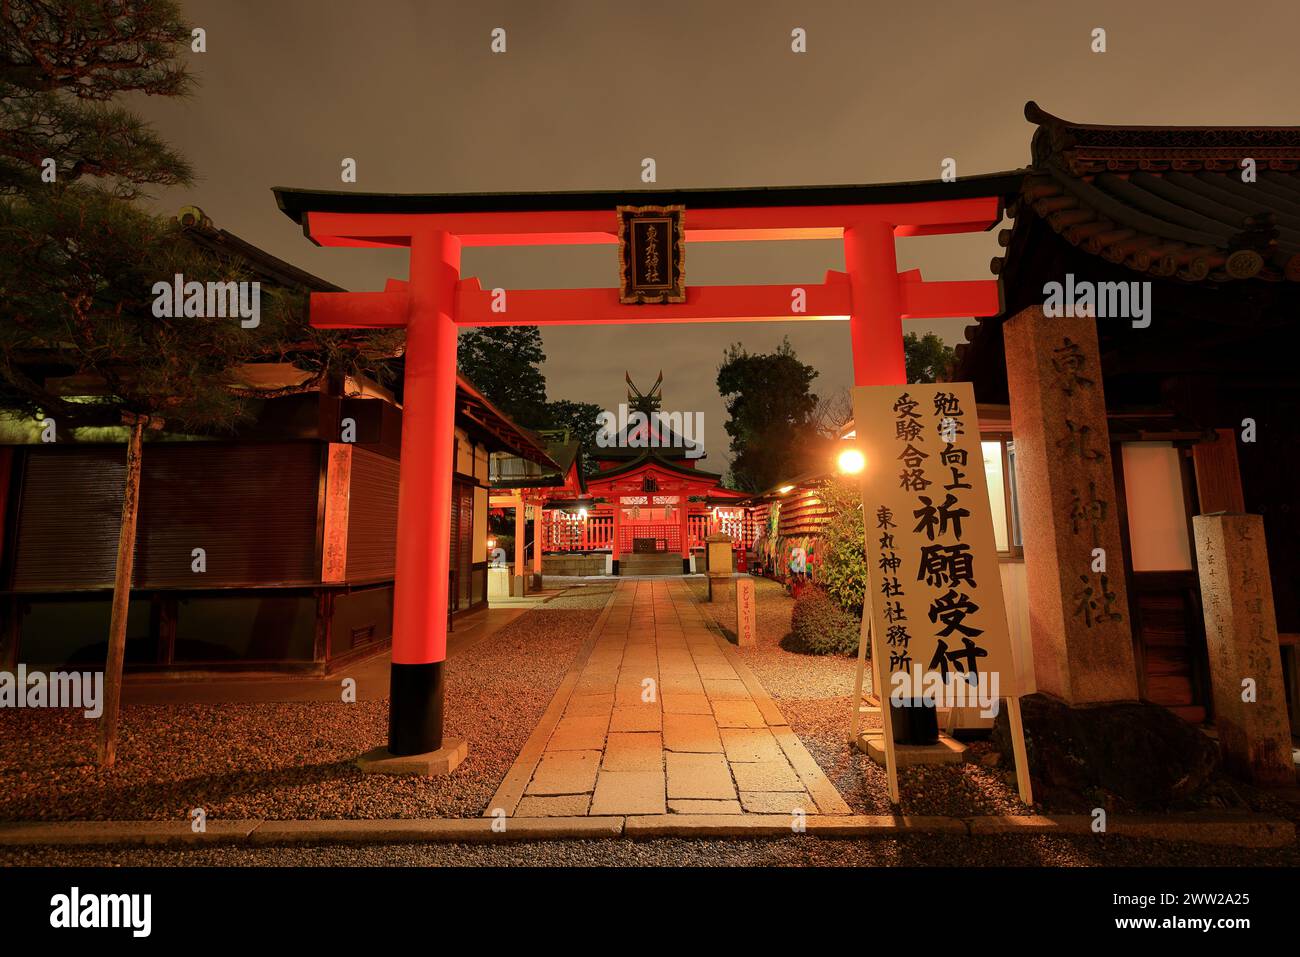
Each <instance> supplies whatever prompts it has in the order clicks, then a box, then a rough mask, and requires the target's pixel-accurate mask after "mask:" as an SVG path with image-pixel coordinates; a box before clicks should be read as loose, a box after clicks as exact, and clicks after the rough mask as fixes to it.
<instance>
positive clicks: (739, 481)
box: [718, 339, 817, 492]
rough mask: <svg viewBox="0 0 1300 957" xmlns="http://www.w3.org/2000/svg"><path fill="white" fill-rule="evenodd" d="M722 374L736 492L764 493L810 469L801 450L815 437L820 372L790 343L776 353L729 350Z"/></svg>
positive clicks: (720, 387)
mask: <svg viewBox="0 0 1300 957" xmlns="http://www.w3.org/2000/svg"><path fill="white" fill-rule="evenodd" d="M723 355H724V361H723V363H722V365H721V366H720V367H719V368H718V392H719V393H720V394H721V395H722V397H723V400H724V401H725V402H726V406H727V413H728V415H729V416H730V418H729V420H728V422H727V424H726V429H727V435H729V436H730V437H731V453H732V460H731V478H732V482H733V483H734V485H735V487H736V488H739V489H742V490H744V491H748V492H762V491H766V490H767V489H769V488H771V487H772V486H773V485H774V484H776V483H777V482H778V481H781V480H783V479H786V478H789V477H790V476H792V475H794V474H795V473H796V472H799V471H803V470H805V469H806V466H804V465H803V464H802V463H801V461H800V460H801V446H802V444H803V441H804V440H805V439H806V438H807V436H808V435H809V434H810V433H812V432H813V431H815V429H814V426H813V423H812V422H811V417H812V415H813V413H814V410H815V409H816V407H817V396H815V395H814V394H813V393H812V392H811V391H810V389H809V387H810V386H811V384H812V380H813V379H815V378H816V377H817V370H816V369H814V368H813V367H812V366H809V365H805V364H804V363H802V362H800V361H799V359H798V357H797V356H796V355H795V352H794V349H793V348H792V347H791V345H790V341H789V339H785V340H782V342H781V345H780V346H779V347H778V348H777V349H776V351H774V352H770V353H764V354H761V355H750V354H749V353H748V352H746V351H745V349H744V347H742V346H741V345H740V344H739V343H735V344H733V345H732V346H730V347H729V348H728V349H727V350H726V352H725V353H724V354H723Z"/></svg>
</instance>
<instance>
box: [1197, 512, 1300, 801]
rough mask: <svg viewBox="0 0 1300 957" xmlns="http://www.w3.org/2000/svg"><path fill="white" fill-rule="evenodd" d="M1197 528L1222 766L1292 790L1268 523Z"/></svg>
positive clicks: (1207, 518) (1207, 521) (1220, 516)
mask: <svg viewBox="0 0 1300 957" xmlns="http://www.w3.org/2000/svg"><path fill="white" fill-rule="evenodd" d="M1192 528H1193V530H1194V532H1195V535H1196V565H1197V572H1198V574H1199V575H1200V579H1201V606H1202V607H1203V608H1204V610H1205V644H1206V648H1207V650H1208V651H1209V659H1210V683H1211V685H1212V686H1213V691H1214V726H1215V728H1217V729H1218V732H1219V743H1220V745H1221V746H1222V748H1223V760H1224V764H1225V765H1227V767H1228V769H1229V770H1231V771H1233V772H1234V773H1236V774H1239V775H1241V776H1242V777H1245V778H1247V779H1249V780H1251V781H1254V782H1255V783H1257V784H1274V785H1283V784H1294V783H1295V765H1294V764H1293V763H1292V760H1291V730H1290V726H1289V725H1288V722H1287V710H1286V691H1285V690H1284V687H1283V683H1282V654H1281V649H1280V648H1279V647H1278V641H1277V619H1276V618H1275V617H1274V613H1273V584H1272V582H1271V581H1270V580H1269V571H1268V548H1267V546H1266V545H1265V543H1264V520H1263V518H1261V517H1260V516H1258V515H1242V514H1233V513H1229V512H1215V513H1213V514H1211V515H1197V516H1195V517H1193V519H1192Z"/></svg>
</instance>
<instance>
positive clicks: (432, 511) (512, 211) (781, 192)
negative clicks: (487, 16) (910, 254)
mask: <svg viewBox="0 0 1300 957" xmlns="http://www.w3.org/2000/svg"><path fill="white" fill-rule="evenodd" d="M1019 183H1020V175H1019V174H995V175H990V176H980V177H971V178H967V179H963V180H958V181H956V182H950V183H947V182H941V181H926V182H919V183H898V184H885V185H875V186H807V187H789V188H756V189H749V188H746V189H707V190H633V191H626V192H624V191H615V192H578V193H573V192H562V193H514V194H507V193H474V194H441V195H439V194H421V195H394V194H377V193H353V192H342V191H311V190H297V189H288V188H283V187H278V188H276V189H275V190H274V193H275V196H276V201H277V203H278V204H279V206H280V209H281V210H282V211H284V212H285V213H286V214H287V215H288V216H290V217H291V218H292V219H294V220H295V221H296V222H298V223H299V224H301V225H302V227H303V231H304V233H305V234H306V235H307V237H308V238H309V239H311V240H312V241H313V242H315V243H316V244H317V245H321V246H361V247H384V248H393V247H407V248H409V249H410V251H411V252H410V267H409V269H410V271H409V276H410V279H409V280H408V281H406V282H402V281H398V280H389V282H388V285H387V288H386V289H385V291H384V292H340V293H312V294H311V324H312V325H313V326H316V327H319V328H377V327H390V328H391V327H398V326H404V327H405V328H406V369H405V383H404V411H403V419H402V449H401V456H402V458H401V478H400V486H399V492H398V520H397V521H398V525H397V567H396V583H395V586H394V606H393V664H392V673H391V679H390V680H391V684H390V699H389V731H388V750H389V752H390V753H391V754H393V755H397V756H409V755H416V754H425V753H428V752H434V751H437V750H439V749H440V748H441V747H442V741H443V722H442V701H443V668H442V665H443V662H444V660H445V659H446V653H447V600H448V594H447V588H448V570H449V562H450V555H449V552H448V542H449V540H450V536H451V476H452V468H453V462H452V455H453V441H452V438H453V433H454V429H455V402H456V337H457V330H458V328H459V327H460V326H479V325H483V326H486V325H530V326H531V325H539V326H541V325H560V324H586V323H604V322H611V323H637V322H729V321H773V322H776V321H789V320H792V319H847V320H848V322H849V337H850V341H851V343H852V352H853V379H854V384H855V385H860V386H861V385H891V384H899V383H903V382H905V381H906V374H905V371H904V362H903V327H902V321H901V320H903V319H930V318H945V317H951V316H957V317H964V316H990V315H995V314H996V313H997V312H998V311H999V308H1000V302H999V285H998V281H997V280H995V279H979V280H972V281H961V282H923V281H922V280H921V277H920V274H919V271H915V270H914V271H912V272H909V273H904V274H899V272H898V265H897V261H896V259H895V253H894V237H895V236H926V235H937V234H941V233H957V232H973V231H978V230H988V229H991V228H993V226H995V225H996V224H997V223H998V222H1000V220H1001V219H1002V199H1003V197H1005V196H1009V195H1013V194H1014V193H1015V192H1016V191H1017V190H1018V188H1019ZM676 204H681V205H684V206H685V208H686V213H685V226H686V230H685V233H686V241H687V242H688V243H690V242H736V241H744V240H756V239H787V240H788V239H841V238H842V239H843V241H844V257H845V264H846V270H845V272H842V273H841V272H830V273H828V274H827V276H826V279H825V281H824V282H822V283H820V284H808V283H784V284H778V285H747V286H689V285H688V287H687V292H686V301H685V302H683V303H675V304H654V305H650V304H623V303H620V302H619V293H618V290H617V289H615V288H609V289H559V290H539V289H516V290H508V291H507V293H506V308H505V310H504V311H503V312H498V311H494V310H493V296H494V294H493V292H492V291H491V290H484V289H482V288H480V286H479V283H478V281H477V280H475V279H473V278H465V279H462V278H461V275H460V251H461V249H462V248H463V247H465V246H547V245H575V244H614V243H616V242H617V232H618V229H617V226H618V224H617V219H616V212H615V210H616V207H618V206H642V205H676ZM611 265H612V261H611ZM796 289H802V290H804V291H805V294H806V300H805V305H806V310H805V311H803V312H798V313H796V312H793V311H792V301H793V297H792V293H793V292H794V290H796Z"/></svg>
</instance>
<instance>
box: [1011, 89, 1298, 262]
mask: <svg viewBox="0 0 1300 957" xmlns="http://www.w3.org/2000/svg"><path fill="white" fill-rule="evenodd" d="M1025 118H1026V119H1028V120H1029V121H1030V122H1032V123H1035V124H1037V125H1038V129H1037V131H1036V132H1035V133H1034V137H1033V144H1032V147H1031V149H1032V154H1033V165H1032V167H1031V168H1030V170H1029V172H1028V174H1027V175H1026V176H1025V178H1024V180H1023V182H1022V185H1021V189H1020V198H1019V200H1018V201H1017V203H1015V204H1014V205H1013V208H1012V209H1011V210H1010V212H1012V213H1020V214H1023V213H1025V212H1030V213H1033V214H1034V215H1036V216H1038V217H1040V218H1041V219H1043V220H1044V221H1045V222H1046V223H1047V224H1048V225H1049V226H1051V228H1052V229H1053V230H1054V231H1055V232H1056V233H1058V234H1059V235H1060V236H1062V237H1063V238H1064V239H1065V240H1066V241H1067V242H1069V243H1071V244H1073V245H1075V246H1078V247H1080V248H1081V249H1083V250H1084V251H1086V252H1088V253H1091V254H1093V255H1096V256H1101V257H1103V258H1105V259H1107V260H1109V261H1110V262H1112V263H1118V264H1123V265H1125V266H1127V267H1128V268H1130V269H1132V270H1134V271H1136V272H1141V273H1149V274H1151V275H1153V276H1158V277H1177V278H1179V279H1183V280H1209V281H1212V282H1223V281H1229V280H1239V279H1262V280H1268V281H1281V280H1287V281H1291V282H1300V127H1295V126H1264V127H1237V126H1202V127H1182V126H1179V127H1174V126H1096V125H1087V124H1080V123H1070V122H1068V121H1066V120H1063V119H1060V118H1059V117H1056V116H1053V115H1052V114H1050V113H1048V112H1046V111H1045V110H1043V109H1041V108H1040V107H1039V106H1038V104H1036V103H1034V102H1033V101H1032V100H1031V101H1030V102H1029V103H1027V104H1025ZM1248 159H1249V160H1253V161H1254V164H1255V176H1256V178H1255V181H1254V182H1244V181H1243V180H1242V174H1243V166H1242V164H1243V162H1244V161H1245V160H1248ZM1000 266H1001V261H1000V260H995V265H994V271H995V272H998V271H999V269H1000Z"/></svg>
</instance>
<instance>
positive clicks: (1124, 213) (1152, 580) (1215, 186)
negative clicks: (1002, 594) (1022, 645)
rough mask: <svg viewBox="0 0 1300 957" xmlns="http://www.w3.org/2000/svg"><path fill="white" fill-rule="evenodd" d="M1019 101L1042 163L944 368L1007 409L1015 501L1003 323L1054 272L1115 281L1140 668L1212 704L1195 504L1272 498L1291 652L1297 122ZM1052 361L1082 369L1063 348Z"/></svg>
mask: <svg viewBox="0 0 1300 957" xmlns="http://www.w3.org/2000/svg"><path fill="white" fill-rule="evenodd" d="M1026 117H1027V118H1028V119H1029V120H1030V121H1031V122H1033V123H1034V124H1036V125H1037V130H1036V131H1035V133H1034V136H1033V144H1032V165H1031V166H1030V168H1029V169H1028V170H1027V171H1026V175H1025V176H1024V178H1023V181H1022V184H1021V187H1020V190H1019V192H1018V193H1017V194H1015V195H1011V196H1008V197H1007V201H1008V212H1009V214H1011V215H1013V216H1014V220H1015V222H1014V226H1013V227H1012V228H1011V229H1007V230H1003V232H1002V233H1001V235H1000V242H1001V243H1002V245H1004V246H1005V247H1006V253H1005V255H1004V256H1001V257H999V258H997V259H995V260H994V263H993V268H994V272H995V273H997V274H998V275H999V277H1000V279H1001V281H1002V287H1003V297H1004V308H1003V310H1002V312H1001V313H1000V314H999V315H997V316H994V317H990V318H987V319H984V320H981V321H979V322H978V324H976V325H974V326H971V327H970V328H968V330H967V339H968V342H967V343H965V344H964V345H962V346H959V347H958V362H957V365H956V368H955V369H954V370H953V371H952V374H951V376H950V378H951V379H952V380H954V381H970V382H973V383H974V385H975V391H976V396H977V398H978V399H979V401H980V403H981V421H982V424H987V423H986V419H985V415H984V410H985V409H988V408H998V407H1001V408H1003V409H1008V410H1009V413H1010V414H1009V415H1008V416H1007V417H1006V420H1005V422H1004V425H1005V427H1006V430H1007V431H1006V433H1005V435H1004V438H1005V441H1006V447H1007V449H1008V450H1009V455H1008V456H1007V468H1006V469H1005V471H1004V475H1005V479H1006V481H1007V482H1008V483H1009V484H1008V487H1009V489H1010V491H1009V492H1008V496H1007V501H1008V503H1009V504H1010V508H1011V510H1012V511H1013V512H1014V511H1015V509H1016V499H1015V495H1014V487H1013V486H1012V485H1011V484H1010V483H1012V482H1013V480H1014V476H1015V472H1016V469H1015V444H1016V442H1015V440H1016V438H1017V436H1016V435H1015V434H1014V433H1015V431H1016V429H1015V428H1014V427H1013V421H1012V420H1014V419H1015V418H1016V416H1015V413H1016V405H1015V403H1016V400H1015V397H1014V396H1013V395H1011V391H1013V390H1011V388H1010V387H1009V382H1008V365H1009V363H1010V359H1011V355H1010V353H1011V350H1012V348H1013V347H1012V346H1008V345H1006V344H1005V343H1004V338H1003V329H1004V325H1005V324H1006V323H1007V322H1008V321H1009V320H1011V319H1012V318H1013V317H1016V316H1017V315H1018V314H1021V313H1022V312H1023V311H1025V310H1027V309H1035V308H1041V307H1044V305H1045V303H1046V302H1048V301H1050V296H1051V295H1052V294H1054V293H1055V292H1056V290H1055V289H1054V288H1053V287H1051V286H1049V284H1052V283H1060V284H1062V285H1063V286H1064V285H1065V284H1067V283H1068V284H1069V286H1066V288H1067V289H1068V288H1070V287H1073V288H1074V289H1094V290H1098V291H1099V292H1100V293H1101V294H1103V295H1105V296H1106V297H1107V298H1106V300H1105V301H1100V300H1099V301H1097V302H1095V303H1094V304H1093V306H1092V312H1091V315H1092V319H1093V325H1094V326H1095V333H1096V338H1097V345H1098V350H1099V355H1100V364H1101V382H1099V383H1097V385H1099V386H1100V387H1101V388H1102V389H1104V396H1105V410H1106V422H1105V426H1106V429H1107V431H1108V432H1109V441H1108V446H1109V453H1108V457H1109V463H1110V467H1111V472H1112V473H1113V478H1114V489H1115V501H1114V508H1115V512H1116V517H1117V518H1118V520H1119V521H1118V525H1119V531H1120V538H1121V541H1122V550H1123V564H1122V568H1120V574H1121V575H1122V576H1123V578H1124V579H1125V581H1124V586H1125V588H1124V591H1125V592H1126V593H1127V596H1128V607H1129V612H1130V614H1129V625H1130V627H1131V629H1132V641H1133V650H1134V660H1135V664H1136V668H1137V679H1138V682H1137V686H1138V689H1139V693H1140V696H1141V697H1142V698H1143V699H1145V700H1149V701H1152V702H1156V703H1159V704H1162V705H1165V706H1167V707H1169V708H1171V709H1173V710H1174V711H1176V712H1177V713H1178V714H1180V715H1182V716H1184V717H1186V718H1187V719H1189V720H1192V721H1201V720H1205V719H1207V718H1212V714H1211V711H1212V700H1213V697H1212V695H1211V688H1210V667H1209V664H1208V662H1207V654H1206V635H1205V626H1204V609H1203V607H1202V600H1201V579H1200V577H1199V576H1198V567H1197V549H1196V543H1195V540H1194V534H1193V528H1192V519H1193V516H1196V515H1206V514H1210V513H1215V512H1234V513H1238V512H1247V513H1253V514H1257V515H1260V516H1262V517H1263V524H1264V530H1265V534H1266V538H1267V550H1268V561H1269V570H1270V572H1271V578H1272V593H1273V601H1274V604H1275V611H1276V619H1277V628H1278V631H1279V633H1280V641H1281V643H1282V645H1283V649H1284V651H1286V650H1289V649H1293V648H1294V644H1295V640H1296V636H1297V633H1300V597H1298V596H1297V592H1296V589H1295V587H1294V583H1295V581H1296V579H1297V577H1298V575H1300V553H1298V552H1297V548H1296V542H1297V541H1298V540H1300V510H1298V509H1297V508H1296V486H1295V479H1294V476H1295V474H1296V470H1297V468H1298V467H1300V444H1298V443H1297V438H1298V437H1300V377H1297V376H1296V373H1295V363H1296V355H1297V350H1298V349H1300V323H1297V321H1296V320H1297V316H1298V315H1300V172H1297V170H1300V128H1273V129H1270V128H1249V129H1246V128H1241V129H1238V128H1231V127H1199V128H1189V127H1118V126H1092V125H1082V124H1077V123H1069V122H1066V121H1063V120H1061V119H1059V118H1057V117H1054V116H1052V115H1050V114H1048V113H1046V112H1044V111H1043V110H1041V109H1039V108H1038V107H1037V106H1036V105H1035V104H1033V103H1030V104H1028V105H1027V106H1026ZM1135 283H1136V284H1138V285H1137V286H1136V287H1135V286H1134V284H1135ZM1120 293H1123V294H1124V296H1125V297H1126V298H1125V301H1126V302H1127V305H1128V308H1127V309H1126V310H1117V309H1115V308H1114V305H1115V301H1116V298H1117V296H1119V294H1120ZM1129 293H1132V294H1133V295H1134V296H1141V297H1142V299H1141V300H1134V299H1129V298H1128V296H1129ZM1143 312H1144V313H1145V314H1143ZM1048 321H1049V322H1050V321H1051V320H1050V319H1049V320H1048ZM1055 368H1057V370H1058V372H1059V374H1060V375H1062V376H1068V375H1072V374H1073V373H1072V370H1071V369H1070V367H1069V360H1068V359H1064V358H1062V359H1060V360H1059V361H1058V362H1057V364H1056V366H1055ZM1088 383H1089V387H1091V385H1092V383H1091V380H1090V379H1089V380H1088ZM992 428H994V429H995V430H996V429H997V428H998V427H997V426H992ZM987 437H988V436H986V438H987ZM1096 454H1106V451H1105V450H1104V449H1101V448H1100V447H1099V448H1098V449H1097V453H1096ZM1099 507H1105V503H1100V505H1099ZM1012 517H1013V519H1015V522H1014V524H1013V534H1015V535H1017V536H1018V535H1019V516H1015V515H1013V516H1012ZM1069 519H1070V517H1069V516H1068V515H1058V516H1055V517H1054V520H1055V521H1056V522H1060V523H1065V522H1067V521H1069ZM1039 653H1040V652H1039ZM1287 657H1290V659H1291V660H1290V664H1289V668H1290V674H1289V675H1288V682H1289V684H1288V687H1289V688H1290V689H1291V692H1290V694H1291V696H1292V698H1293V700H1292V702H1291V709H1292V715H1293V719H1292V720H1293V726H1294V715H1295V712H1296V703H1295V701H1294V694H1295V690H1294V689H1295V688H1296V687H1297V685H1296V675H1295V662H1294V654H1293V652H1292V653H1291V654H1290V655H1289V656H1288V655H1284V659H1285V658H1287Z"/></svg>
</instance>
